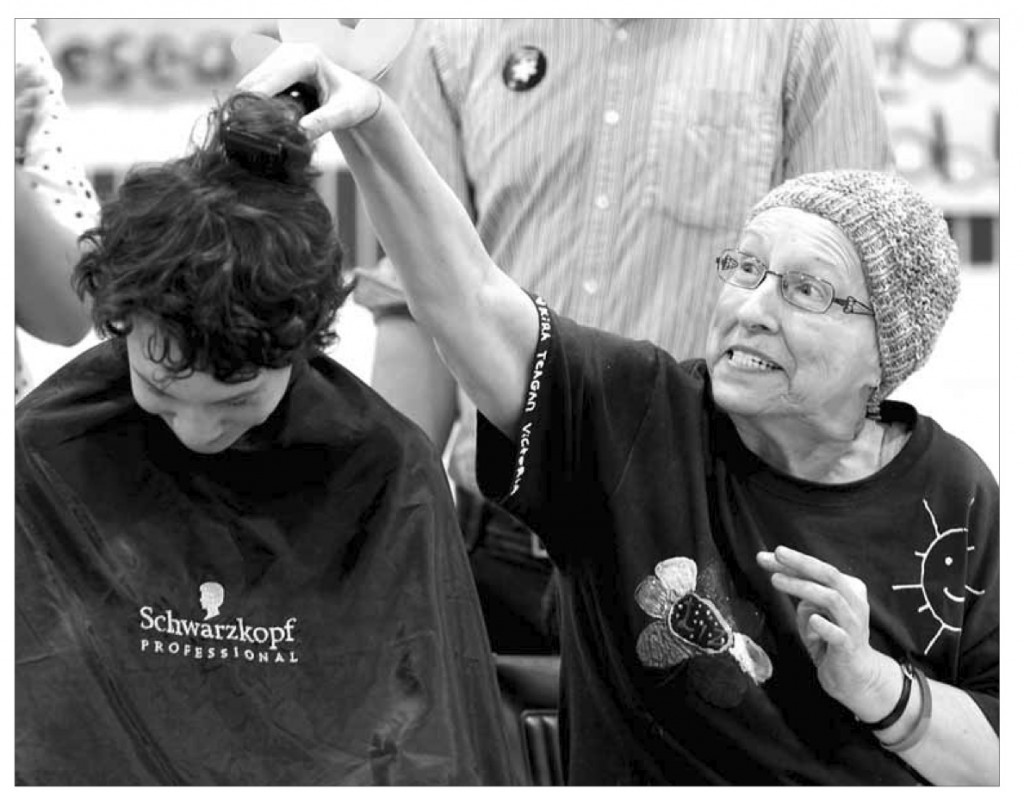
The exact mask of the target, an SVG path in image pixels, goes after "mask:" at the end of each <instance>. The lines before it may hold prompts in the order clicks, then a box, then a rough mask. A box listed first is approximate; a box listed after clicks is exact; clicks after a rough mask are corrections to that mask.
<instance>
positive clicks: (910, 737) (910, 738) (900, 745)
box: [879, 666, 932, 754]
mask: <svg viewBox="0 0 1024 795" xmlns="http://www.w3.org/2000/svg"><path fill="white" fill-rule="evenodd" d="M914 678H915V679H917V683H918V685H920V687H921V712H920V713H919V714H918V716H917V720H916V721H914V725H913V727H912V728H911V729H910V732H908V734H907V736H906V737H904V738H903V739H902V740H897V741H896V742H894V743H887V742H882V741H881V740H879V742H880V743H881V744H882V747H883V748H884V749H885V750H886V751H892V752H893V753H896V754H901V753H903V752H904V751H909V750H910V749H911V748H913V747H914V746H915V745H917V744H918V743H919V742H921V739H922V738H923V737H924V735H925V732H927V731H928V724H929V723H931V719H932V690H931V687H929V686H928V677H927V676H925V675H924V671H922V670H921V669H920V668H918V667H917V666H914Z"/></svg>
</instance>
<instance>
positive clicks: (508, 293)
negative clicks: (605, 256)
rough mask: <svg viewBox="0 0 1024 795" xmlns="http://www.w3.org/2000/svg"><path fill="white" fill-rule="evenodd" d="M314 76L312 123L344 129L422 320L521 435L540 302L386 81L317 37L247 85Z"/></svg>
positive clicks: (278, 56)
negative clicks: (434, 161) (366, 73)
mask: <svg viewBox="0 0 1024 795" xmlns="http://www.w3.org/2000/svg"><path fill="white" fill-rule="evenodd" d="M297 81H304V82H308V83H311V84H315V85H316V86H317V89H318V92H319V96H320V102H321V107H320V108H319V109H318V110H316V111H314V112H313V113H311V114H309V115H308V116H306V117H305V118H304V119H303V122H302V123H303V126H304V127H305V128H306V129H307V130H308V132H309V134H310V136H311V137H313V138H317V137H319V136H321V135H323V134H324V133H326V132H333V133H334V135H335V138H336V139H337V141H338V145H339V146H340V147H341V150H342V153H343V154H344V156H345V161H346V163H347V164H348V167H349V168H350V169H351V171H352V174H353V176H354V177H355V180H356V184H357V185H358V186H359V190H360V193H361V195H362V197H363V200H364V201H365V203H366V207H367V210H368V212H369V214H370V219H371V221H372V222H373V225H374V228H375V230H376V232H377V236H378V237H379V238H380V240H381V243H382V245H383V246H384V249H385V251H387V253H388V256H389V257H390V258H391V261H392V263H393V264H394V266H395V268H396V270H397V271H398V274H399V277H400V278H401V280H402V284H403V286H404V288H405V291H406V295H407V296H408V299H409V308H410V310H411V311H412V314H413V316H414V317H415V318H416V320H417V321H418V322H419V323H421V324H422V325H423V327H424V328H425V329H426V330H427V331H428V332H429V333H430V335H431V336H432V337H433V338H434V339H435V341H436V342H437V345H438V349H439V351H440V353H441V355H442V357H443V358H444V360H445V363H446V364H447V365H448V367H449V368H450V369H451V371H452V373H453V374H454V375H455V377H456V379H457V380H458V381H459V383H460V384H461V385H462V387H463V389H465V390H466V392H467V393H468V394H469V396H470V398H471V399H472V400H473V402H474V403H475V404H476V406H477V407H478V408H479V409H480V411H481V412H482V413H483V414H484V415H485V416H486V417H487V418H488V419H489V420H490V421H491V422H492V423H494V425H495V426H497V427H499V428H501V429H502V430H503V431H504V432H505V433H506V434H507V435H509V436H512V434H513V433H514V430H515V425H516V422H517V421H518V419H519V415H520V412H521V409H522V406H523V400H524V395H525V392H526V385H527V383H528V375H529V367H530V360H531V358H532V355H533V352H534V348H535V346H536V341H537V333H538V320H537V315H536V311H535V309H534V307H533V303H532V301H530V299H529V297H528V296H527V295H526V294H525V293H524V292H523V291H522V290H521V289H520V288H519V287H518V286H517V285H516V284H515V282H513V281H512V280H511V279H510V278H509V277H508V276H506V275H505V274H504V273H503V272H502V271H501V269H500V268H498V267H497V266H496V265H495V264H494V263H493V262H492V261H491V259H490V257H489V256H488V255H487V252H486V251H485V250H484V247H483V245H482V244H481V242H480V239H479V238H478V237H477V233H476V230H475V229H474V228H473V224H472V222H471V221H470V219H469V217H468V216H467V214H466V211H465V209H464V208H463V206H462V204H461V203H460V202H459V200H458V199H457V198H456V197H455V195H454V194H453V193H452V191H451V189H450V188H449V187H448V185H446V184H445V182H444V180H442V179H441V177H440V176H439V175H438V173H437V171H436V170H435V169H434V167H433V165H431V163H430V161H429V160H428V159H427V157H426V155H425V154H424V153H423V151H422V150H421V149H420V147H419V145H418V144H417V143H416V140H415V139H414V138H413V136H412V134H411V133H410V132H409V130H408V128H407V127H406V126H405V123H404V122H403V121H402V119H401V116H400V114H399V113H398V110H397V108H396V107H395V106H394V104H393V103H392V102H391V100H389V99H388V98H387V97H386V96H385V95H384V94H383V92H381V91H380V90H379V89H378V88H377V87H376V86H374V85H373V84H371V83H368V82H367V81H365V80H363V79H362V78H360V77H357V76H356V75H353V74H351V73H350V72H347V71H346V70H344V69H342V68H341V67H339V66H336V65H335V64H332V63H331V62H330V61H328V60H327V59H326V58H325V57H324V56H323V55H322V53H320V51H319V49H317V48H316V47H313V46H312V45H306V44H283V45H281V46H280V47H278V48H277V49H276V50H275V51H274V52H273V53H272V54H271V55H270V57H268V58H267V60H265V61H264V62H263V63H262V64H260V65H259V66H258V67H257V68H256V69H254V70H253V71H252V72H250V73H249V74H248V75H246V76H245V77H244V78H243V79H242V80H241V81H240V82H239V88H240V89H243V90H247V91H257V92H261V93H265V94H275V93H277V92H278V91H281V90H282V89H284V88H286V87H287V86H289V85H290V84H292V83H294V82H297Z"/></svg>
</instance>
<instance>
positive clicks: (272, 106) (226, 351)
mask: <svg viewBox="0 0 1024 795" xmlns="http://www.w3.org/2000/svg"><path fill="white" fill-rule="evenodd" d="M298 115H299V113H298V112H297V111H296V110H295V106H294V105H293V104H292V103H290V102H288V101H286V100H282V99H276V98H272V97H265V96H261V95H258V94H251V93H245V92H240V93H237V94H234V95H232V96H230V97H229V98H227V99H226V100H225V101H224V102H223V103H221V104H219V105H218V106H217V107H216V108H214V109H213V110H212V111H211V113H210V116H209V120H208V121H209V129H208V132H207V135H206V139H205V141H204V142H203V143H202V144H200V145H199V146H197V147H196V148H195V150H194V151H192V152H191V153H190V154H188V155H187V156H185V157H182V158H180V159H176V160H171V161H169V162H167V163H164V164H162V165H157V166H149V167H136V168H134V169H132V170H131V171H130V172H129V174H128V176H127V177H126V178H125V180H124V183H123V184H122V185H121V187H120V189H119V190H118V193H117V196H116V197H115V198H113V199H112V200H110V201H108V202H107V203H105V204H104V206H103V209H102V212H101V215H100V222H99V226H97V227H96V228H94V229H91V230H90V231H88V232H87V233H86V234H85V235H84V236H83V241H84V242H85V243H86V245H85V247H84V248H85V250H86V252H87V253H86V254H85V255H84V256H83V257H82V259H81V260H80V261H79V263H78V265H77V267H76V268H75V272H74V276H73V283H74V286H75V289H76V291H77V292H78V294H79V296H80V297H84V296H85V294H88V295H89V296H91V298H92V302H93V305H92V317H93V323H94V325H95V326H96V328H97V329H98V330H99V331H100V333H102V334H104V335H106V336H111V335H113V336H124V335H126V334H128V333H129V332H130V331H131V329H132V319H133V318H145V319H147V320H148V321H149V322H152V323H154V324H155V325H156V326H157V327H158V328H159V329H160V331H161V332H162V336H163V337H164V344H163V349H162V350H158V351H153V350H150V355H151V356H152V357H153V358H154V360H155V361H157V362H160V363H161V364H163V365H164V367H165V368H166V369H167V370H168V371H169V372H171V373H173V374H187V373H188V372H191V371H193V370H202V371H204V372H208V373H210V374H211V375H213V376H214V377H215V378H217V379H219V380H222V381H235V380H243V379H245V378H248V377H251V376H252V375H254V374H255V372H256V370H257V369H259V368H261V367H268V368H278V367H283V366H285V365H287V364H289V363H291V362H292V361H294V360H295V359H297V358H299V357H302V356H306V355H309V354H311V353H313V352H315V351H317V350H323V349H324V348H326V347H327V346H329V345H331V344H332V343H333V342H334V341H335V340H336V338H337V336H336V335H335V333H334V332H333V331H332V325H333V322H334V317H335V315H336V313H337V310H338V308H339V307H340V306H341V305H342V303H343V302H344V300H345V298H346V297H347V296H348V294H349V292H351V289H352V285H351V284H346V283H345V279H344V276H343V273H342V259H343V256H342V248H341V242H340V240H339V239H338V235H337V233H336V231H335V227H334V221H333V219H332V217H331V214H330V212H329V211H328V209H327V207H326V206H325V205H324V202H323V200H322V199H321V198H320V196H319V194H318V193H317V192H316V189H315V187H314V180H315V178H316V177H317V176H318V175H319V174H318V172H317V171H315V170H314V169H313V168H312V167H311V162H312V155H313V144H312V142H310V141H309V140H308V139H307V138H306V135H305V133H304V132H303V131H302V129H301V128H300V127H299V126H298V123H297V121H298ZM232 131H233V132H234V134H235V135H236V136H237V135H238V134H241V135H242V136H245V138H246V140H249V141H250V142H251V141H256V142H257V144H259V143H261V142H262V143H263V144H265V145H266V146H265V148H266V149H267V150H268V151H272V150H273V149H275V148H277V149H279V151H280V152H281V153H282V156H281V157H280V158H278V159H277V160H276V161H274V162H276V163H277V167H276V168H270V169H268V168H266V166H267V162H268V159H269V160H270V161H273V158H272V157H270V156H269V155H260V154H259V153H257V156H256V157H255V158H251V157H250V158H246V157H239V156H238V155H237V153H236V152H234V151H233V148H232V146H231V135H232ZM261 161H262V163H261ZM272 164H273V163H272ZM261 165H262V167H261ZM172 341H173V343H174V344H175V345H176V346H177V352H176V353H174V352H172V349H171V342H172Z"/></svg>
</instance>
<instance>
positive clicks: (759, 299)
mask: <svg viewBox="0 0 1024 795" xmlns="http://www.w3.org/2000/svg"><path fill="white" fill-rule="evenodd" d="M738 292H739V293H740V295H739V296H737V300H738V305H737V308H736V317H737V319H738V320H739V322H740V323H741V324H742V325H743V326H744V327H745V328H748V329H756V330H762V331H776V330H778V327H779V310H780V308H781V304H782V300H783V299H782V293H781V291H780V285H779V280H778V278H777V277H775V276H774V275H772V274H770V273H769V274H765V279H764V281H763V282H761V283H760V284H759V285H758V286H757V287H755V288H754V289H753V290H740V291H738Z"/></svg>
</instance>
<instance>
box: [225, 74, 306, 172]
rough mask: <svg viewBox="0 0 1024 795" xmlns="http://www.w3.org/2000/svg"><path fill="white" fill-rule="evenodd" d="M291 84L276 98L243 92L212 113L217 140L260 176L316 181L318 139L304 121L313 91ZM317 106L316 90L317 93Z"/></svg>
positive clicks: (232, 156)
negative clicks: (314, 162)
mask: <svg viewBox="0 0 1024 795" xmlns="http://www.w3.org/2000/svg"><path fill="white" fill-rule="evenodd" d="M300 88H303V89H305V88H306V87H300V86H299V85H298V84H296V85H295V86H290V87H289V88H288V89H285V91H284V92H282V93H281V94H279V95H278V96H276V97H267V96H264V95H262V94H254V93H250V92H239V93H237V94H233V95H232V96H230V97H228V99H227V100H226V101H225V102H224V104H223V105H221V106H220V107H219V108H217V109H216V110H215V111H214V112H213V118H212V119H211V122H212V124H211V127H212V129H213V135H214V139H215V142H217V143H219V144H220V145H222V146H223V149H224V152H225V153H226V154H227V156H228V158H229V159H231V160H232V161H234V162H235V163H237V164H238V165H240V166H241V167H242V168H244V169H245V170H246V171H248V172H250V173H252V174H255V175H257V176H261V177H265V178H267V179H273V180H276V181H278V182H282V183H285V184H290V185H302V186H306V185H309V184H311V181H312V179H313V177H315V176H316V173H317V172H315V171H314V170H313V169H312V168H311V165H310V164H311V162H312V159H313V148H314V144H313V142H312V141H310V140H309V139H308V138H307V137H306V133H305V131H304V130H303V129H302V128H301V127H300V126H299V123H298V122H299V119H301V118H302V116H304V115H305V114H306V113H308V112H309V108H310V99H311V97H310V95H309V90H308V89H306V90H305V91H302V90H300ZM312 102H313V103H314V104H313V105H312V107H313V108H315V107H316V105H315V94H314V95H313V96H312Z"/></svg>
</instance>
